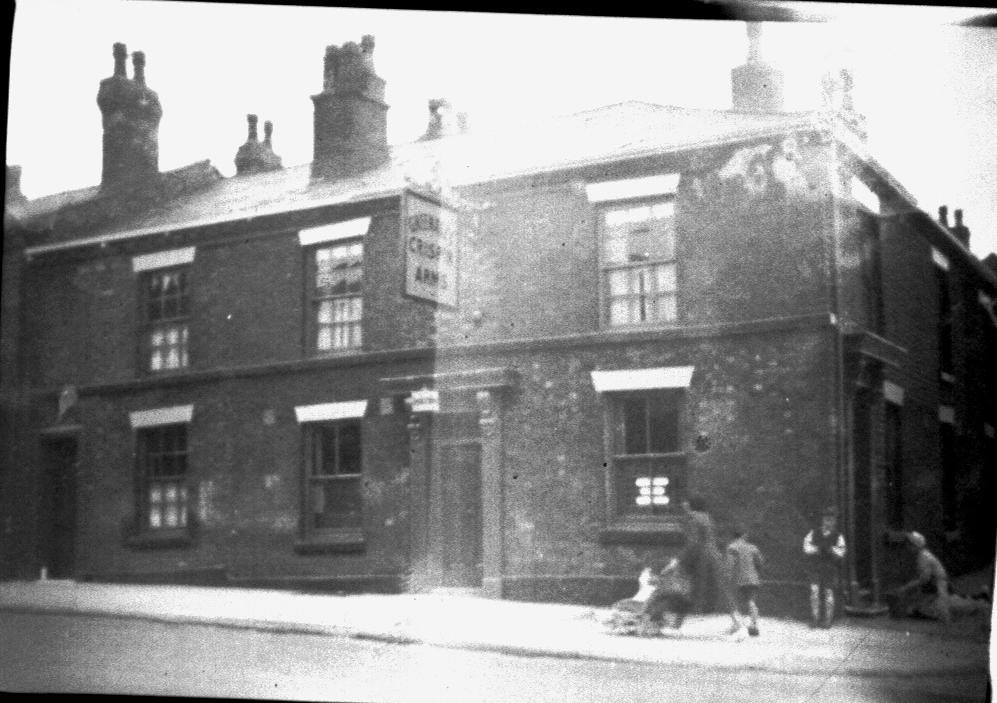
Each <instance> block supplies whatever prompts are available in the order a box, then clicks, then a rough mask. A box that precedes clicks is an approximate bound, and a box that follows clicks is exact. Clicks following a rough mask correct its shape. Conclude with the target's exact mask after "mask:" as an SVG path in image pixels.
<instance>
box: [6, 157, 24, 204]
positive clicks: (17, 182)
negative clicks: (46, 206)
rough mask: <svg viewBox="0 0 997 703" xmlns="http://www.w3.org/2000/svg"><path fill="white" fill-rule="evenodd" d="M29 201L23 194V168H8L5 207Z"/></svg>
mask: <svg viewBox="0 0 997 703" xmlns="http://www.w3.org/2000/svg"><path fill="white" fill-rule="evenodd" d="M26 200H27V198H25V197H24V193H22V192H21V167H20V166H8V167H7V194H6V196H5V198H4V204H5V205H14V204H15V203H23V202H25V201H26Z"/></svg>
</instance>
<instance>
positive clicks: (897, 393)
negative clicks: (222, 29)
mask: <svg viewBox="0 0 997 703" xmlns="http://www.w3.org/2000/svg"><path fill="white" fill-rule="evenodd" d="M883 398H884V399H885V400H886V402H887V403H893V404H894V405H903V404H904V389H903V388H902V387H900V386H898V385H897V384H896V383H892V382H890V381H883Z"/></svg>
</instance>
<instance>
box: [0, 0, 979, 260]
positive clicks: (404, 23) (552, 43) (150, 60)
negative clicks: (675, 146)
mask: <svg viewBox="0 0 997 703" xmlns="http://www.w3.org/2000/svg"><path fill="white" fill-rule="evenodd" d="M786 5H788V6H794V5H797V4H796V3H786ZM807 7H808V8H811V7H813V5H812V4H810V3H807ZM828 7H829V8H830V9H831V10H835V11H837V10H838V9H841V8H840V7H835V6H830V5H829V6H828ZM980 13H981V11H980V10H979V9H976V10H958V9H949V8H932V7H899V6H872V7H871V8H870V6H864V7H863V6H854V7H848V6H845V7H844V8H843V11H842V12H840V13H839V14H837V15H835V16H838V17H840V18H841V19H840V21H836V22H831V23H821V24H816V23H766V25H765V30H764V36H763V54H764V55H765V58H766V59H767V60H769V61H770V62H772V63H775V64H777V65H779V66H780V67H781V68H783V70H785V71H786V74H787V75H786V82H787V108H789V109H808V108H811V107H816V105H817V101H818V95H819V92H818V87H817V86H818V78H819V75H820V73H821V72H822V71H823V70H825V69H827V68H830V67H833V66H838V65H847V66H848V67H850V68H851V69H852V70H853V73H854V75H855V83H856V86H855V90H856V101H857V104H858V107H859V108H860V109H861V110H862V111H863V112H865V113H866V115H867V117H868V126H869V132H870V136H869V144H870V148H871V150H872V152H873V154H874V155H875V156H876V157H877V158H878V159H879V160H880V162H881V163H883V165H884V166H886V168H887V169H889V170H890V171H891V172H892V173H893V174H894V175H895V176H896V177H897V178H898V179H899V180H900V182H901V183H903V184H904V185H905V186H906V187H907V189H908V190H910V191H911V192H912V193H913V194H914V195H915V197H917V198H918V201H919V204H920V206H921V207H922V209H924V210H926V211H928V212H930V213H934V212H936V210H937V207H938V206H939V205H941V204H947V205H948V206H949V209H950V211H951V210H954V209H955V208H963V209H964V210H965V211H966V217H965V222H966V224H967V226H969V227H970V229H971V230H972V240H971V243H970V244H971V249H972V250H973V252H974V253H975V254H977V255H978V256H980V257H983V256H985V255H986V254H987V253H989V252H991V251H997V146H995V145H997V138H995V135H994V131H995V127H994V125H997V31H994V30H991V29H983V28H968V27H956V26H952V25H950V24H945V23H947V22H952V21H956V20H958V19H961V18H964V17H967V16H972V15H975V14H980ZM364 34H373V35H375V37H376V40H377V46H376V49H375V54H374V62H375V67H376V69H377V72H378V74H379V75H380V76H381V77H383V78H384V79H385V80H386V81H387V102H388V103H389V105H390V106H391V109H390V111H389V112H388V137H389V140H390V141H391V142H393V143H398V142H405V141H411V140H412V139H415V138H417V137H418V136H419V135H420V134H421V133H422V131H423V130H424V129H425V126H426V121H427V107H426V102H427V100H428V99H429V98H431V97H447V98H449V99H450V101H451V103H453V104H454V106H455V108H456V109H457V110H461V111H467V112H468V113H469V117H470V124H471V128H472V129H490V128H492V127H497V126H501V125H502V124H507V123H510V122H523V121H528V120H529V119H530V118H532V117H533V116H543V115H550V114H562V113H566V112H572V111H576V110H580V109H586V108H590V107H597V106H599V105H605V104H610V103H614V102H619V101H622V100H645V101H648V102H655V103H660V104H671V105H683V106H689V107H705V108H718V109H726V108H729V107H730V69H731V68H732V67H733V66H735V65H738V64H740V63H742V62H743V61H744V58H745V55H746V49H747V39H746V35H745V31H744V24H743V23H740V22H718V21H703V20H669V19H646V18H609V17H552V16H531V15H500V14H477V13H455V12H425V11H400V10H363V9H354V8H329V7H325V8H322V7H294V6H279V5H274V6H266V5H244V4H236V5H226V4H215V3H211V4H207V3H204V4H202V3H187V2H123V1H121V0H88V2H86V3H79V2H73V1H70V0H21V1H20V2H19V3H18V5H17V9H16V12H15V17H14V33H13V41H12V54H11V76H10V100H9V106H10V107H9V110H10V114H9V119H8V135H7V136H8V140H7V159H6V162H7V163H8V164H20V165H22V166H23V168H24V173H23V177H22V191H23V192H24V193H25V194H26V195H27V196H28V197H38V196H41V195H46V194H49V193H53V192H58V191H61V190H67V189H71V188H78V187H83V186H88V185H94V184H96V183H98V182H99V180H100V167H101V154H100V150H101V122H100V112H99V110H98V109H97V105H96V95H97V88H98V84H99V82H100V80H101V79H103V78H106V77H107V76H109V75H111V73H112V69H113V60H112V57H111V45H112V44H113V43H114V42H116V41H121V42H124V43H126V44H127V45H128V50H129V51H137V50H141V51H144V52H145V53H146V58H147V67H146V77H147V83H148V85H149V86H150V87H151V88H152V89H154V90H156V91H157V92H158V93H159V97H160V101H161V102H162V105H163V119H162V122H161V123H160V128H159V154H160V168H161V169H162V170H169V169H172V168H177V167H179V166H183V165H185V164H188V163H191V162H194V161H199V160H202V159H205V158H208V159H211V161H212V163H213V164H214V165H215V166H216V167H217V168H218V169H219V170H220V171H221V172H222V173H223V174H225V175H231V174H232V173H233V172H234V165H233V159H234V157H235V152H236V149H237V148H238V147H239V145H240V144H242V143H243V141H244V140H245V136H246V117H245V116H246V113H249V112H253V113H257V114H259V116H260V121H261V123H262V122H263V121H264V120H272V121H273V122H274V123H275V131H274V147H275V151H277V153H278V154H280V155H281V157H282V158H283V159H284V164H285V165H295V164H301V163H307V162H308V161H310V160H311V154H312V102H311V100H310V97H309V96H311V95H314V94H315V93H317V92H319V90H320V89H321V86H322V58H323V55H324V52H325V46H326V45H329V44H337V45H341V44H343V43H345V42H347V41H356V42H359V41H360V38H361V36H362V35H364ZM130 71H131V66H130V62H129V73H130Z"/></svg>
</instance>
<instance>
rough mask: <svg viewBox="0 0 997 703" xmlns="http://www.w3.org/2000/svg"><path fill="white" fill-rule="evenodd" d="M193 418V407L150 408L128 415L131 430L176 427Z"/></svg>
mask: <svg viewBox="0 0 997 703" xmlns="http://www.w3.org/2000/svg"><path fill="white" fill-rule="evenodd" d="M192 417H194V406H193V405H174V406H172V407H169V408H151V409H149V410H136V411H135V412H133V413H128V419H129V421H131V424H132V429H138V428H140V427H158V426H160V425H178V424H181V423H185V422H190V421H191V418H192Z"/></svg>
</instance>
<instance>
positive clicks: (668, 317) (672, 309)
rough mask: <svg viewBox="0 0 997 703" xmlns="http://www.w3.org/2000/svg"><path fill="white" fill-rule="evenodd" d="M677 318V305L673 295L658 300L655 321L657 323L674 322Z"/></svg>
mask: <svg viewBox="0 0 997 703" xmlns="http://www.w3.org/2000/svg"><path fill="white" fill-rule="evenodd" d="M677 316H678V305H677V302H676V298H675V296H674V295H666V296H663V297H661V298H658V301H657V320H658V321H659V322H674V321H675V319H676V317H677Z"/></svg>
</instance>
